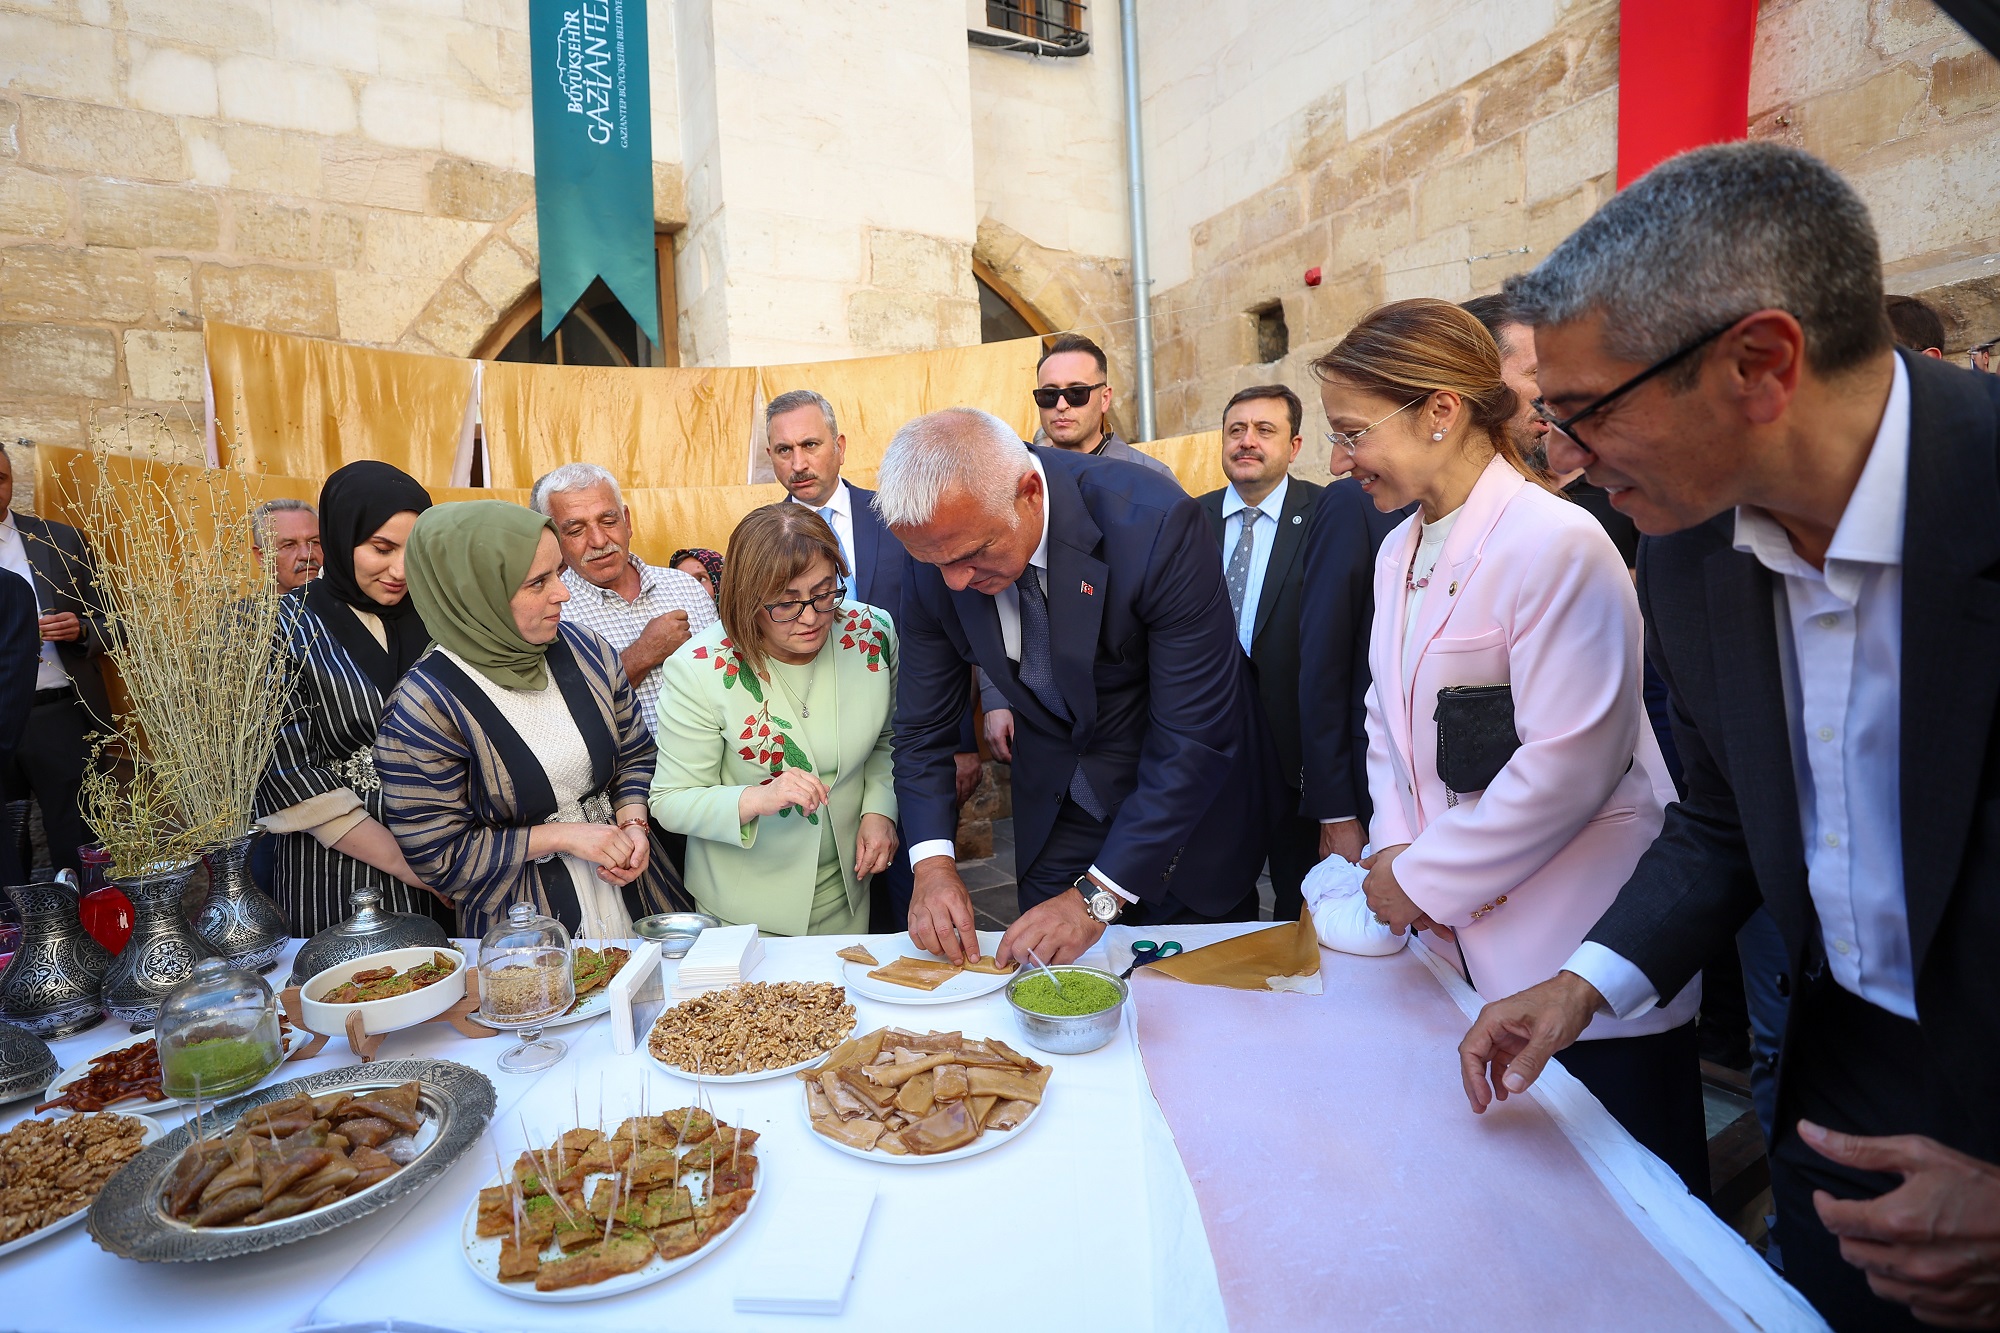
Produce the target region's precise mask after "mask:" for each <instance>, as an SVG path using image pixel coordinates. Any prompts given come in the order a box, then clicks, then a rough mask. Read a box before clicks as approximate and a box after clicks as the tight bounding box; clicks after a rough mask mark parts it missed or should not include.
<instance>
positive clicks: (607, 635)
mask: <svg viewBox="0 0 2000 1333" xmlns="http://www.w3.org/2000/svg"><path fill="white" fill-rule="evenodd" d="M531 495H532V501H533V504H534V507H535V511H536V512H537V513H540V514H542V515H545V516H546V517H547V518H549V519H550V520H551V521H552V522H554V524H555V525H556V539H557V540H558V541H559V542H561V543H562V554H563V574H562V576H563V582H564V583H566V584H568V585H569V600H568V601H567V602H565V603H563V611H562V614H563V619H564V620H573V621H575V622H576V623H578V624H580V625H582V626H583V627H584V628H586V629H591V630H595V631H596V632H597V633H598V634H599V635H601V636H603V638H604V640H605V642H607V643H609V644H610V645H611V646H612V647H613V648H616V649H617V650H618V653H619V656H620V657H621V658H622V659H623V661H624V664H625V674H626V676H627V677H629V678H630V679H631V681H632V689H633V692H634V693H636V694H637V695H638V696H639V713H640V716H642V717H643V718H645V720H646V729H647V730H648V731H652V730H655V724H654V718H655V715H656V714H657V712H658V709H659V700H660V672H659V667H660V663H662V662H664V661H666V660H667V659H668V658H669V657H671V656H673V654H674V650H675V649H676V648H679V647H680V646H681V645H682V644H684V643H686V642H687V641H688V637H689V636H690V635H693V634H699V633H700V632H701V631H702V630H705V629H707V628H708V627H709V626H710V625H712V624H714V623H715V619H716V616H715V602H714V601H713V600H712V599H711V598H710V597H709V595H708V589H707V588H705V587H703V586H702V585H701V584H700V583H699V582H697V581H695V580H694V579H692V578H690V577H688V576H687V575H686V574H683V573H681V571H679V570H678V569H664V568H661V567H659V566H656V565H649V564H647V563H646V562H645V561H643V560H641V559H640V558H639V557H638V556H636V555H633V554H632V511H631V510H630V509H627V508H626V507H625V498H624V494H623V492H621V491H620V490H619V489H618V479H617V478H616V477H614V476H612V475H611V474H610V473H609V472H607V471H606V470H605V469H603V468H601V467H599V466H598V465H597V464H595V463H565V464H563V465H562V466H561V467H559V468H557V469H555V471H553V472H550V473H548V474H547V475H546V476H544V477H542V478H540V479H539V480H538V481H536V482H535V489H534V491H533V492H532V493H531Z"/></svg>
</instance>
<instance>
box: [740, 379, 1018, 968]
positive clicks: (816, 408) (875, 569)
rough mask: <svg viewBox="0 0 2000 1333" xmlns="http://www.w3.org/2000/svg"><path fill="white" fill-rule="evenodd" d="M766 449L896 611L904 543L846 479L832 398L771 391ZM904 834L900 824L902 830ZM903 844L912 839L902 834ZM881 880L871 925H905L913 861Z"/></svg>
mask: <svg viewBox="0 0 2000 1333" xmlns="http://www.w3.org/2000/svg"><path fill="white" fill-rule="evenodd" d="M764 449H765V452H766V453H767V454H768V455H769V456H770V459H771V475H772V476H774V477H776V478H777V481H778V484H779V485H780V486H782V487H784V488H785V495H786V498H787V499H789V500H790V501H791V502H792V503H793V504H798V505H804V506H805V507H806V508H808V509H813V510H817V511H818V512H819V516H820V517H821V518H823V519H825V520H826V522H827V526H828V527H830V528H832V529H833V535H834V537H835V538H837V539H838V540H839V542H840V553H841V555H842V556H844V557H845V558H846V560H847V568H848V569H849V571H850V575H849V589H850V591H852V592H853V594H854V598H855V600H856V601H861V602H866V603H868V605H870V606H879V607H881V608H882V609H883V610H884V611H887V612H888V613H889V614H890V615H891V616H897V615H900V614H901V613H902V609H903V565H904V558H903V557H904V552H903V543H901V542H899V541H897V540H896V534H895V533H893V532H891V531H889V529H888V527H887V526H885V525H884V524H883V522H882V520H881V519H879V518H877V517H876V516H875V504H874V500H875V492H873V491H871V490H866V489H864V488H863V487H860V486H856V485H854V484H852V483H851V482H847V481H844V480H842V479H841V475H840V469H841V467H842V466H843V465H844V464H845V463H846V462H847V437H846V436H845V435H843V434H841V433H840V426H839V423H838V422H837V421H836V420H835V418H834V414H833V404H832V403H830V402H828V401H827V400H826V398H825V396H824V395H822V394H820V393H818V392H816V391H814V390H812V389H793V390H790V391H789V392H787V393H781V394H779V395H778V396H777V397H775V398H773V399H772V400H771V401H770V403H769V404H767V405H766V406H765V408H764ZM975 725H976V724H975V723H974V720H973V715H972V704H971V697H970V689H969V688H968V691H967V702H966V708H965V722H964V725H963V726H962V727H961V728H960V735H959V747H958V753H957V754H955V755H953V756H952V765H953V786H954V789H955V790H956V792H957V794H958V804H960V805H964V804H965V802H966V801H967V800H968V799H970V798H971V796H972V792H973V789H974V788H975V787H977V786H978V785H979V772H980V769H979V738H978V734H977V732H976V731H975ZM897 837H898V838H899V839H901V837H902V830H900V829H898V830H897ZM899 845H900V846H904V847H907V846H909V843H908V842H907V841H902V842H900V843H899ZM881 884H882V888H883V889H884V890H886V891H885V892H882V893H877V894H875V895H874V896H873V897H871V898H870V899H869V911H870V921H869V927H870V929H872V930H876V931H889V930H900V929H902V926H901V924H900V923H901V922H902V920H903V918H904V917H905V916H906V915H907V914H908V912H909V907H910V890H911V880H910V861H909V858H908V857H906V856H898V857H896V858H895V860H894V861H893V862H891V864H890V866H889V869H888V870H887V871H886V872H884V874H883V876H882V881H881Z"/></svg>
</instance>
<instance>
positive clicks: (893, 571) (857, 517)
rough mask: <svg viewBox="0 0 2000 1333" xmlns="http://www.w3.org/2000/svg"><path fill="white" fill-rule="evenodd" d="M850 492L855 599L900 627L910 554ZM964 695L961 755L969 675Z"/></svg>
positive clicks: (859, 493)
mask: <svg viewBox="0 0 2000 1333" xmlns="http://www.w3.org/2000/svg"><path fill="white" fill-rule="evenodd" d="M847 489H848V491H849V492H850V494H851V496H852V498H851V499H850V500H849V502H848V507H849V509H850V510H852V512H853V521H854V596H855V598H856V600H859V601H863V602H866V603H868V605H870V606H879V607H881V608H882V609H883V610H884V611H887V612H888V613H889V614H890V616H891V617H893V618H895V621H896V623H897V624H898V625H901V624H902V623H903V621H902V615H903V567H904V566H905V565H907V564H908V563H909V553H908V552H907V551H905V550H904V549H903V543H902V540H901V539H900V538H898V537H897V536H896V534H895V533H893V532H891V531H889V525H888V524H886V523H884V522H883V521H882V520H881V518H880V517H879V516H878V515H877V514H876V513H875V492H873V491H869V490H863V489H862V488H861V487H859V486H856V485H855V484H854V483H853V482H851V481H850V482H848V483H847ZM965 693H966V704H965V708H964V710H963V712H962V714H961V716H960V720H959V724H958V752H959V753H960V754H975V753H977V752H978V750H979V726H978V723H976V722H975V721H974V720H973V715H972V697H971V696H972V685H971V673H969V672H968V673H967V683H966V687H965ZM909 864H910V858H909V857H907V856H899V857H897V858H896V860H895V862H894V863H893V864H892V865H891V866H890V877H891V878H892V879H894V878H896V876H897V872H898V868H899V867H900V868H901V870H902V871H903V872H905V873H907V872H908V870H909Z"/></svg>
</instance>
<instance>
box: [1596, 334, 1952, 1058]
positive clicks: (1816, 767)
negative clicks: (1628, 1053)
mask: <svg viewBox="0 0 2000 1333" xmlns="http://www.w3.org/2000/svg"><path fill="white" fill-rule="evenodd" d="M1909 461H1910V380H1909V372H1908V371H1907V370H1906V369H1905V368H1904V366H1903V362H1902V359H1901V358H1900V357H1899V358H1897V360H1896V372H1895V380H1894V383H1893V384H1892V386H1891V388H1890V390H1889V402H1888V406H1887V407H1886V408H1885V409H1884V410H1883V413H1882V424H1881V425H1880V426H1879V427H1878V428H1877V429H1876V432H1875V443H1874V445H1873V447H1872V448H1871V449H1870V450H1869V453H1868V461H1867V463H1866V464H1865V465H1863V467H1862V469H1861V478H1860V480H1859V481H1857V482H1856V483H1855V486H1854V494H1853V495H1851V496H1849V497H1848V501H1847V508H1846V509H1845V510H1844V511H1843V512H1842V513H1841V516H1840V523H1839V526H1837V527H1836V528H1835V529H1834V533H1833V541H1832V543H1831V544H1830V545H1829V546H1828V547H1827V552H1826V569H1825V571H1824V572H1822V571H1820V570H1817V569H1814V568H1813V567H1812V566H1811V565H1810V564H1808V563H1807V562H1806V561H1804V560H1802V559H1800V558H1799V555H1798V553H1797V552H1796V551H1794V550H1793V549H1792V545H1791V540H1790V538H1789V537H1787V536H1786V534H1785V530H1784V529H1783V528H1782V527H1780V526H1779V525H1778V522H1777V520H1776V519H1774V518H1772V517H1771V516H1770V515H1769V514H1767V513H1765V512H1763V511H1762V510H1759V509H1753V508H1749V507H1747V506H1745V507H1742V508H1739V509H1738V510H1737V511H1736V549H1737V550H1739V551H1745V552H1748V553H1749V554H1751V555H1753V556H1755V557H1756V558H1757V561H1758V563H1759V564H1761V565H1763V566H1764V567H1765V568H1766V569H1768V570H1770V571H1771V572H1772V573H1774V574H1776V575H1778V576H1779V578H1778V580H1777V584H1776V589H1775V593H1774V597H1773V601H1774V603H1775V608H1774V609H1775V611H1776V615H1777V624H1778V630H1779V633H1778V661H1779V667H1780V673H1781V675H1782V678H1783V680H1784V687H1785V713H1786V719H1787V722H1788V723H1789V729H1790V733H1791V742H1792V774H1793V780H1794V783H1795V785H1796V786H1797V788H1798V798H1799V834H1800V837H1801V839H1802V841H1803V843H1804V846H1805V859H1806V884H1807V887H1808V889H1809V891H1810V892H1811V894H1812V902H1813V909H1814V910H1815V911H1816V912H1817V913H1818V915H1819V922H1820V935H1821V939H1822V941H1823V942H1824V944H1825V946H1826V960H1827V967H1828V970H1829V971H1830V972H1831V973H1832V975H1833V979H1834V981H1836V982H1837V983H1839V985H1840V986H1841V987H1842V988H1843V989H1845V990H1847V991H1849V992H1851V993H1852V994H1855V995H1858V996H1860V997H1861V998H1862V999H1864V1000H1866V1001H1868V1002H1869V1003H1870V1004H1873V1005H1876V1006H1877V1007H1879V1008H1882V1009H1886V1010H1888V1011H1889V1012H1890V1013H1892V1014H1897V1015H1899V1016H1901V1017H1903V1018H1908V1019H1915V1018H1916V1016H1917V1002H1916V976H1915V971H1914V968H1913V965H1912V961H1911V955H1910V925H1909V912H1908V905H1907V903H1906V901H1905V899H1904V896H1903V828H1902V800H1901V794H1900V787H1899V779H1900V776H1901V770H1902V764H1901V751H1900V743H1901V739H1902V726H1901V717H1900V707H1901V695H1902V677H1903V671H1902V666H1903V521H1904V501H1905V498H1906V495H1907V493H1908V488H1909ZM1565 970H1566V971H1570V972H1575V973H1576V974H1577V975H1578V976H1581V977H1583V978H1584V979H1585V980H1587V981H1589V982H1590V983H1591V984H1592V985H1594V986H1596V987H1597V989H1598V991H1599V992H1600V993H1601V994H1602V995H1603V996H1604V997H1605V1001H1606V1003H1607V1005H1608V1007H1609V1008H1610V1009H1611V1012H1612V1013H1614V1014H1616V1015H1617V1016H1618V1017H1620V1018H1626V1017H1630V1016H1631V1015H1632V1014H1635V1013H1641V1012H1644V1010H1645V1009H1646V1008H1648V1007H1649V1006H1651V1005H1652V1004H1654V1003H1655V1002H1657V1000H1658V998H1659V997H1658V996H1657V995H1656V994H1655V993H1654V991H1653V987H1652V983H1650V982H1648V981H1647V980H1646V979H1645V976H1644V975H1643V974H1642V973H1641V972H1640V971H1639V969H1638V968H1636V967H1634V966H1633V965H1632V964H1631V963H1630V962H1629V961H1627V960H1626V959H1624V958H1622V957H1620V956H1619V955H1617V954H1615V953H1613V952H1612V951H1611V950H1609V949H1606V948H1604V947H1603V946H1602V945H1598V944H1591V943H1587V942H1586V943H1585V944H1584V945H1583V946H1582V947H1581V948H1580V949H1578V950H1577V952H1576V954H1575V956H1573V957H1572V958H1571V959H1570V961H1569V962H1568V964H1566V965H1565Z"/></svg>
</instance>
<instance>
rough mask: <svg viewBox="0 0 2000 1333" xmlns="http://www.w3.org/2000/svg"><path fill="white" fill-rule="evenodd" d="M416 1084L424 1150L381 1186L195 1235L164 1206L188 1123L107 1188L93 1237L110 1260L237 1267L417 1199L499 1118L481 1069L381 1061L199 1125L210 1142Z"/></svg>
mask: <svg viewBox="0 0 2000 1333" xmlns="http://www.w3.org/2000/svg"><path fill="white" fill-rule="evenodd" d="M412 1079H415V1080H417V1082H418V1083H419V1084H421V1091H420V1094H419V1107H420V1109H421V1111H422V1113H423V1117H424V1127H423V1129H421V1130H419V1131H418V1134H417V1139H418V1142H419V1143H421V1144H423V1147H422V1148H421V1150H420V1151H419V1152H418V1154H417V1158H416V1160H415V1161H413V1162H411V1163H410V1164H409V1165H408V1166H406V1167H404V1168H403V1169H402V1170H401V1171H398V1172H397V1173H396V1174H395V1175H393V1176H390V1177H389V1178H388V1179H387V1180H385V1181H382V1182H381V1183H380V1184H378V1185H373V1186H370V1187H369V1188H368V1189H366V1190H363V1191H362V1192H361V1193H359V1194H356V1195H354V1196H352V1197H351V1198H346V1199H342V1200H341V1201H340V1202H338V1203H335V1204H330V1205H328V1206H327V1207H325V1208H319V1209H315V1210H314V1211H312V1212H309V1213H301V1214H299V1215H298V1216H297V1217H287V1218H282V1219H280V1220H279V1221H276V1222H266V1223H263V1224H262V1225H259V1226H253V1227H195V1226H193V1225H191V1224H189V1223H187V1222H183V1221H180V1220H178V1219H176V1218H172V1217H169V1216H168V1215H167V1212H166V1210H165V1208H164V1207H162V1206H161V1197H162V1195H163V1193H164V1191H165V1187H166V1183H167V1179H168V1177H169V1176H171V1175H172V1174H173V1169H174V1163H176V1162H177V1161H179V1160H180V1156H181V1152H182V1150H183V1149H185V1148H186V1147H187V1145H188V1143H189V1141H190V1139H191V1138H192V1137H193V1132H192V1126H191V1125H183V1126H182V1127H181V1128H179V1129H177V1130H175V1131H173V1133H171V1134H168V1135H167V1136H166V1137H165V1138H163V1139H161V1140H160V1141H159V1142H157V1143H155V1144H153V1145H152V1146H150V1147H148V1148H147V1149H146V1150H145V1151H144V1152H142V1153H140V1154H139V1155H138V1156H137V1157H135V1158H133V1159H132V1160H131V1161H129V1162H127V1163H126V1164H125V1165H124V1166H123V1167H122V1168H120V1170H119V1172H118V1174H117V1175H115V1176H113V1177H111V1179H110V1180H109V1181H107V1182H106V1183H105V1186H104V1189H103V1190H102V1191H101V1192H100V1193H99V1194H98V1196H97V1199H96V1201H95V1202H93V1203H92V1204H91V1205H90V1216H89V1218H88V1220H87V1225H88V1226H89V1228H90V1235H91V1239H93V1240H95V1241H96V1242H97V1243H98V1244H99V1245H100V1246H102V1247H103V1248H104V1249H107V1250H109V1251H110V1252H111V1253H113V1254H116V1255H119V1256H121V1257H123V1258H126V1259H137V1260H140V1261H141V1262H144V1263H189V1262H195V1261H202V1260H210V1259H233V1258H235V1257H237V1256H238V1255H244V1254H254V1253H256V1252H257V1251H259V1250H268V1249H273V1248H275V1247H277V1246H280V1245H289V1244H291V1243H292V1242H293V1241H299V1240H305V1239H307V1238H309V1237H312V1236H320V1235H324V1234H326V1233H327V1232H329V1231H332V1230H334V1229H335V1228H337V1227H342V1226H345V1225H347V1224H348V1223H349V1222H352V1221H355V1220H357V1219H359V1218H362V1217H366V1216H367V1215H368V1214H370V1213H373V1212H376V1211H377V1210H379V1209H382V1208H385V1207H387V1206H388V1205H389V1204H392V1203H394V1202H395V1201H396V1200H398V1199H402V1198H407V1197H408V1196H410V1195H412V1194H416V1193H419V1192H421V1191H423V1190H424V1189H427V1188H428V1187H429V1186H430V1185H431V1184H432V1182H434V1181H436V1180H437V1178H438V1177H439V1176H442V1175H443V1174H444V1173H445V1172H446V1171H447V1170H449V1169H450V1168H451V1165H452V1164H453V1163H454V1162H456V1161H457V1160H458V1159H459V1158H460V1157H462V1156H464V1154H465V1152H466V1150H467V1149H468V1148H470V1147H472V1145H473V1144H474V1143H476V1142H478V1141H479V1137H480V1136H481V1135H482V1134H484V1133H485V1132H486V1124H487V1122H488V1121H489V1120H491V1119H492V1118H493V1109H494V1104H495V1097H494V1091H493V1082H492V1080H491V1079H489V1078H487V1077H486V1075H484V1074H482V1073H480V1072H479V1071H478V1070H476V1069H468V1068H466V1067H465V1066H464V1065H461V1064H454V1063H452V1062H451V1061H449V1060H385V1061H382V1062H380V1063H378V1064H372V1065H349V1066H347V1067H346V1068H344V1069H329V1070H326V1071H324V1072H322V1073H318V1074H308V1075H306V1076H305V1077H304V1078H295V1079H292V1080H291V1081H290V1082H287V1083H278V1084H274V1085H272V1086H271V1087H268V1088H259V1089H257V1090H256V1091H255V1092H252V1093H249V1094H247V1095H245V1096H242V1097H238V1098H236V1099H235V1100H234V1101H230V1102H225V1103H223V1104H222V1106H221V1107H219V1108H217V1110H215V1111H214V1112H213V1113H212V1114H204V1115H203V1117H202V1127H203V1129H204V1130H206V1131H207V1132H208V1133H209V1134H211V1135H213V1134H215V1133H217V1132H220V1131H226V1130H227V1129H229V1127H230V1126H232V1125H234V1124H235V1123H236V1122H237V1120H239V1119H241V1118H242V1116H243V1114H244V1113H245V1112H246V1111H249V1110H251V1109H252V1108H254V1107H258V1106H262V1105H264V1104H265V1103H267V1102H275V1101H281V1100H283V1099H284V1098H286V1097H291V1096H296V1095H299V1094H305V1095H308V1096H319V1095H321V1094H323V1093H329V1092H362V1091H367V1090H372V1089H376V1088H392V1087H395V1086H397V1085H398V1084H402V1083H408V1082H409V1081H410V1080H412Z"/></svg>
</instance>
